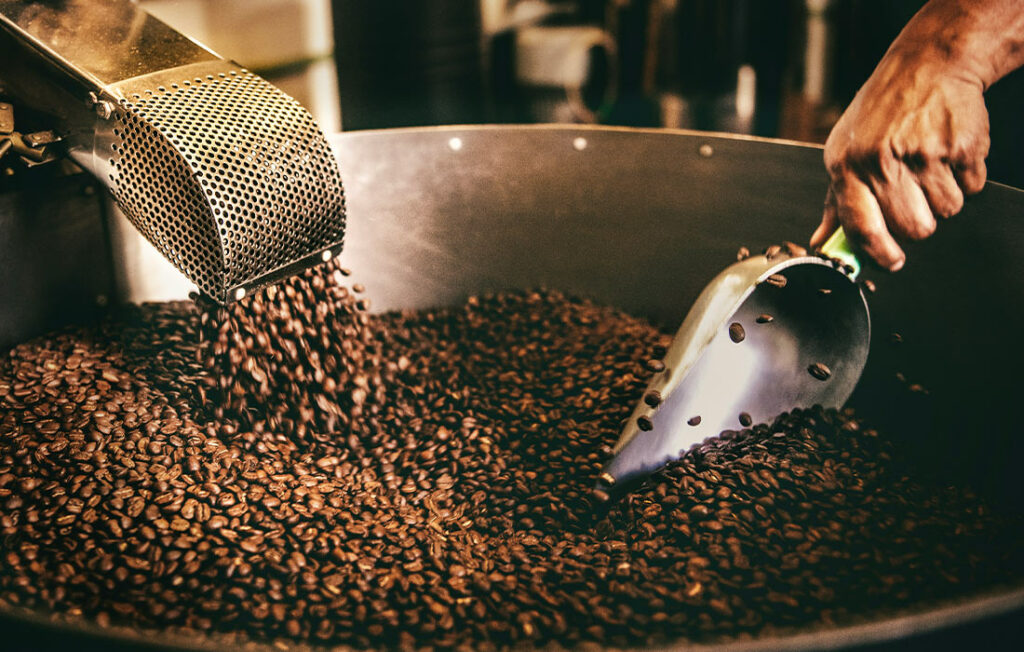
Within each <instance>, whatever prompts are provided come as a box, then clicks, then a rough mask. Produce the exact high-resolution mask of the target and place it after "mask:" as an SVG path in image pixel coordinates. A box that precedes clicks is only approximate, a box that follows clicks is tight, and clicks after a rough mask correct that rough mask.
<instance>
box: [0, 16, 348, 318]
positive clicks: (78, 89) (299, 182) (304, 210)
mask: <svg viewBox="0 0 1024 652" xmlns="http://www.w3.org/2000/svg"><path fill="white" fill-rule="evenodd" d="M0 61H2V62H3V64H0V83H2V84H3V86H4V89H5V91H6V92H8V93H11V94H13V95H15V96H16V97H17V99H18V100H19V101H20V102H23V103H24V104H25V105H26V106H30V107H33V108H36V109H38V110H40V111H42V112H45V113H48V114H50V115H52V116H53V117H54V119H55V122H56V126H57V129H58V131H59V132H60V133H61V135H62V137H63V139H64V142H65V143H66V144H67V148H68V154H69V155H70V156H71V158H73V159H74V160H75V161H76V162H78V163H79V164H80V165H82V167H84V168H86V169H87V170H89V171H91V172H92V173H93V174H95V175H96V177H97V178H98V179H99V180H100V181H102V182H103V183H105V184H107V186H108V187H109V188H110V190H111V192H112V193H113V195H114V197H115V199H116V200H117V203H118V204H119V205H120V207H121V209H122V210H123V211H124V212H125V214H126V215H127V216H128V218H129V219H130V220H131V221H132V222H133V223H134V224H135V226H136V227H138V229H139V230H140V231H141V232H142V233H143V235H145V236H146V238H148V239H149V240H150V242H152V243H153V244H154V245H155V246H156V247H157V249H159V250H160V252H161V253H163V254H164V255H165V256H166V257H167V258H168V259H169V260H170V261H171V263H173V264H174V265H175V266H176V267H177V268H178V269H180V270H181V271H182V272H183V273H184V274H185V275H186V276H188V278H189V279H191V280H192V281H193V282H194V283H195V284H196V285H197V286H198V287H199V289H200V290H201V291H202V292H204V293H205V294H207V295H209V296H210V297H212V298H214V299H217V300H218V301H222V302H224V301H230V300H233V299H237V298H239V297H240V296H243V295H244V294H245V293H246V292H247V291H250V290H252V289H254V288H256V287H259V286H260V285H264V284H267V283H272V282H274V281H276V280H278V279H280V278H282V277H284V276H287V275H289V274H291V273H294V272H297V271H299V270H300V269H302V268H303V267H306V266H309V265H311V264H314V263H315V262H317V261H319V260H326V259H327V258H330V257H331V256H334V255H336V254H338V253H339V252H340V251H341V245H342V240H343V237H344V234H345V201H344V193H343V190H342V186H341V177H340V174H339V172H338V165H337V162H336V161H335V158H334V155H333V153H332V152H331V148H330V146H329V145H328V144H327V140H326V139H325V138H324V135H323V134H322V133H321V132H320V129H319V128H318V127H317V125H316V123H315V122H314V121H313V118H312V117H311V116H310V115H309V113H307V112H306V111H305V109H303V108H302V107H301V106H300V105H299V104H298V103H297V102H296V101H295V100H293V99H292V98H291V97H289V96H288V95H286V94H285V93H284V92H282V91H281V90H279V89H278V88H276V87H274V86H273V85H271V84H270V83H269V82H267V81H265V80H264V79H261V78H260V77H259V76H257V75H254V74H252V73H251V72H248V71H247V70H245V69H243V68H240V67H239V66H237V65H235V64H233V63H232V62H230V61H227V60H225V59H223V58H221V57H219V56H217V55H216V54H214V53H213V52H210V51H209V50H207V49H206V48H203V47H202V46H200V45H198V44H197V43H195V42H194V41H192V40H191V39H189V38H187V37H185V36H184V35H182V34H180V33H178V32H177V31H175V30H174V29H172V28H170V27H168V26H167V25H165V24H164V23H162V22H160V21H159V20H157V19H155V18H153V17H152V16H150V15H149V14H147V13H146V12H144V11H142V10H141V9H140V8H139V7H138V5H137V4H136V3H135V2H132V1H130V0H104V2H88V3H54V2H49V1H48V0H47V1H44V0H0Z"/></svg>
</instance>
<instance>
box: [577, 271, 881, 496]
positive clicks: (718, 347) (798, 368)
mask: <svg viewBox="0 0 1024 652" xmlns="http://www.w3.org/2000/svg"><path fill="white" fill-rule="evenodd" d="M769 277H778V278H781V279H784V282H785V285H784V286H782V287H777V286H776V285H773V284H771V283H768V282H766V281H767V279H768V278H769ZM823 291H825V292H827V294H826V293H823ZM764 314H767V315H770V316H771V317H772V321H770V322H768V323H763V324H761V323H758V321H757V319H758V316H759V315H764ZM734 324H737V325H739V327H740V328H741V329H742V331H741V332H742V333H743V334H744V335H743V336H742V338H741V339H740V340H739V341H736V340H734V339H733V338H732V335H731V333H730V329H731V328H732V326H733V325H734ZM870 344H871V320H870V318H869V314H868V307H867V303H866V302H865V300H864V296H863V294H862V292H861V290H860V288H859V286H858V285H857V283H856V281H855V280H854V279H853V278H852V277H851V276H849V275H847V274H846V273H845V272H843V271H841V270H839V269H837V268H836V267H835V266H834V265H833V264H832V263H831V261H825V260H822V259H820V258H816V257H814V256H792V257H791V256H789V255H788V254H779V255H776V256H772V257H769V256H766V255H761V256H752V257H750V258H748V259H746V260H744V261H741V262H736V263H733V264H732V265H729V266H728V267H727V268H725V269H724V270H722V272H721V273H719V274H718V275H717V276H715V278H714V279H713V280H712V281H711V282H710V283H708V286H707V287H706V288H704V290H703V291H702V292H701V293H700V296H698V297H697V301H696V302H695V303H694V304H693V306H692V307H691V308H690V311H689V312H688V313H687V315H686V318H685V319H684V320H683V323H682V325H681V326H680V327H679V330H678V331H677V333H676V335H675V337H674V338H673V340H672V344H671V346H670V347H669V349H668V351H667V352H666V353H665V356H664V357H663V358H661V362H662V364H663V365H664V367H665V368H664V370H663V371H661V372H659V373H656V374H654V376H653V377H652V379H651V382H650V384H649V385H648V386H647V389H646V390H645V394H647V393H648V392H655V393H656V394H657V395H658V396H659V397H660V402H659V403H658V404H657V405H654V406H652V405H649V404H648V403H646V402H645V401H643V400H638V401H637V405H636V407H635V408H634V409H633V413H632V414H631V415H630V417H629V419H628V420H627V421H626V425H625V426H624V427H623V429H622V433H621V434H620V436H619V440H618V442H617V443H616V445H615V447H614V448H613V449H612V452H613V453H614V454H615V457H614V458H613V459H612V460H611V461H610V462H609V463H608V464H607V465H606V466H605V468H604V472H603V473H602V474H601V479H600V480H599V481H598V484H597V488H598V490H600V491H602V492H604V493H605V494H606V495H608V494H610V493H612V492H613V491H619V490H621V489H622V485H623V483H629V482H631V481H633V480H637V479H639V478H641V477H642V476H644V475H647V474H648V473H652V472H654V471H655V470H657V469H659V468H660V467H662V466H663V465H665V464H666V463H667V462H669V461H671V460H675V459H678V458H680V457H681V456H682V455H683V454H684V453H685V452H686V451H688V450H689V449H690V448H691V447H693V446H694V445H696V444H699V443H700V442H702V441H704V440H705V439H707V438H709V437H716V436H718V435H719V434H720V433H722V432H723V431H725V430H739V429H741V428H742V427H743V425H742V424H741V423H740V416H739V415H740V414H746V415H747V416H748V417H749V418H751V419H752V421H753V423H770V422H771V420H772V419H774V418H775V417H777V416H778V415H779V414H782V413H783V412H788V411H790V410H792V409H794V408H808V407H811V406H814V405H822V406H824V407H826V408H838V407H842V406H843V404H844V403H846V400H847V399H848V398H849V397H850V394H852V393H853V389H854V387H855V386H856V385H857V381H858V380H859V379H860V375H861V372H862V371H863V370H864V364H865V363H866V362H867V359H868V348H869V346H870ZM655 357H656V356H655ZM819 363H822V364H825V365H826V366H827V367H828V369H829V370H830V375H829V376H828V377H827V378H821V379H819V378H816V377H814V376H813V375H811V374H810V373H809V369H808V368H809V367H810V366H811V365H813V364H819ZM641 420H645V421H646V423H647V424H650V425H649V426H647V427H641V425H640V424H641V423H642V421H641ZM747 425H750V424H749V423H748V424H747Z"/></svg>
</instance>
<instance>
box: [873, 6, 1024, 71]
mask: <svg viewBox="0 0 1024 652" xmlns="http://www.w3.org/2000/svg"><path fill="white" fill-rule="evenodd" d="M890 56H892V57H893V58H895V59H896V61H897V62H898V64H900V65H909V66H915V67H920V66H929V67H935V68H938V69H940V70H941V71H942V72H943V74H945V75H949V76H954V77H957V78H959V79H961V80H963V81H967V82H970V83H977V84H979V85H980V86H981V88H982V90H987V89H988V87H989V86H991V85H992V84H994V83H995V82H997V81H999V79H1001V78H1002V77H1003V76H1005V75H1006V74H1008V73H1010V72H1012V71H1013V70H1015V69H1017V68H1018V67H1020V66H1021V65H1024V9H1022V8H1021V6H1020V5H1019V0H931V2H929V3H928V4H926V5H925V6H924V7H923V8H922V9H921V10H920V11H919V12H918V13H917V14H916V15H915V16H914V17H913V18H912V19H911V21H910V22H909V23H907V26H906V27H905V28H904V29H903V31H902V32H900V35H899V36H898V37H897V38H896V40H895V41H893V44H892V46H891V47H890V50H889V52H888V53H887V54H886V58H889V57H890Z"/></svg>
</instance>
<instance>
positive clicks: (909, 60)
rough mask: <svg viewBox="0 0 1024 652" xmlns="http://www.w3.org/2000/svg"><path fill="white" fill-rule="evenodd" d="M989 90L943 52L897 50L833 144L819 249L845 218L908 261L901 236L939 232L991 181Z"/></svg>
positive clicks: (890, 256)
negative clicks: (942, 220)
mask: <svg viewBox="0 0 1024 652" xmlns="http://www.w3.org/2000/svg"><path fill="white" fill-rule="evenodd" d="M984 89H985V85H984V84H983V82H982V80H981V79H979V78H978V77H977V76H975V75H973V74H971V73H970V72H969V71H968V70H967V69H964V68H963V67H958V66H954V65H950V64H949V62H948V61H945V60H943V57H942V56H941V55H939V54H936V53H933V52H930V51H929V50H927V49H925V50H923V51H922V50H921V49H917V50H916V51H913V52H906V51H903V50H902V49H900V48H898V47H894V48H892V49H890V51H889V52H888V53H887V54H886V56H885V57H884V58H883V59H882V61H881V62H880V63H879V65H878V67H877V68H876V69H875V72H874V73H873V74H872V75H871V77H870V78H869V79H868V81H867V82H866V83H865V84H864V86H863V87H862V88H861V90H860V91H859V92H858V93H857V96H856V97H855V98H854V100H853V102H852V103H851V104H850V106H849V107H848V108H847V109H846V112H845V113H843V115H842V117H841V118H840V119H839V122H838V123H837V124H836V126H835V127H834V128H833V129H832V133H831V134H830V135H829V138H828V141H827V142H826V144H825V166H826V168H827V169H828V173H829V177H830V186H829V191H828V195H827V198H826V200H825V210H824V214H823V216H822V221H821V225H820V226H819V227H818V229H817V230H816V231H815V232H814V235H813V236H812V237H811V246H812V247H818V246H821V245H822V244H823V243H824V242H825V240H826V239H828V237H829V236H830V235H831V234H832V232H833V231H834V230H835V229H836V228H837V227H839V226H840V225H841V226H842V227H843V229H844V230H845V232H846V235H847V237H848V238H849V239H850V241H851V242H852V243H853V244H854V246H856V247H858V248H860V249H861V250H862V251H863V252H864V253H865V254H867V255H868V256H869V257H870V258H872V259H873V260H874V261H875V262H877V263H878V264H879V265H880V266H881V267H883V268H885V269H888V270H890V271H896V270H898V269H900V268H901V267H903V264H904V262H905V259H906V256H905V254H904V253H903V250H902V248H901V247H900V245H899V244H898V243H899V242H901V241H908V240H920V239H923V238H926V237H928V236H929V235H931V234H932V233H933V232H934V231H935V227H936V217H942V218H946V217H950V216H952V215H955V214H956V213H958V212H960V209H961V208H962V207H963V202H964V195H965V194H968V195H969V194H973V193H976V192H978V191H980V190H981V189H982V187H983V186H984V184H985V175H986V170H985V157H986V156H987V155H988V148H989V132H988V111H987V110H986V108H985V101H984V97H983V93H984Z"/></svg>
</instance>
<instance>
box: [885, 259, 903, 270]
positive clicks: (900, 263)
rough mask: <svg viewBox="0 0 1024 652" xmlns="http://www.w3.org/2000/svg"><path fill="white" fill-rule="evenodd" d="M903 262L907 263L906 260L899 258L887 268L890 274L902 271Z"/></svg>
mask: <svg viewBox="0 0 1024 652" xmlns="http://www.w3.org/2000/svg"><path fill="white" fill-rule="evenodd" d="M905 262H907V259H906V258H900V259H899V260H897V261H896V262H895V263H893V264H892V265H890V266H889V271H890V272H898V271H900V270H901V269H903V264H904V263H905Z"/></svg>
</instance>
